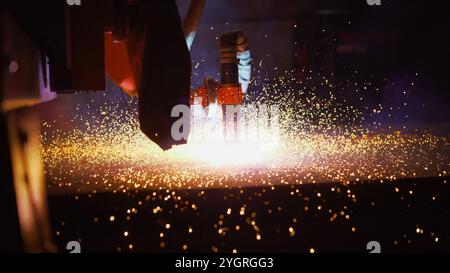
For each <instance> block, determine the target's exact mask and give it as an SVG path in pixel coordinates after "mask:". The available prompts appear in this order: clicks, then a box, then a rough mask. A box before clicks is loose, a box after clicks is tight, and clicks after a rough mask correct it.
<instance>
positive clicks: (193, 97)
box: [189, 86, 208, 107]
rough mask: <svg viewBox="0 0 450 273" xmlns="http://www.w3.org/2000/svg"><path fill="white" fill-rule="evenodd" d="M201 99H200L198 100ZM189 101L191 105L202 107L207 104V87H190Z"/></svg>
mask: <svg viewBox="0 0 450 273" xmlns="http://www.w3.org/2000/svg"><path fill="white" fill-rule="evenodd" d="M198 100H201V101H198ZM189 103H190V104H191V105H200V104H201V105H202V106H203V107H206V106H208V89H206V87H203V86H202V87H199V88H197V89H192V90H191V94H190V98H189Z"/></svg>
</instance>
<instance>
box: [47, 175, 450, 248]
mask: <svg viewBox="0 0 450 273" xmlns="http://www.w3.org/2000/svg"><path fill="white" fill-rule="evenodd" d="M449 194H450V183H449V177H441V178H428V179H425V178H423V179H407V180H399V181H395V182H384V183H380V182H371V183H362V182H360V183H351V184H350V185H340V184H335V183H333V184H327V183H324V184H309V185H296V186H279V187H275V188H274V189H271V188H270V187H251V188H244V189H239V188H234V189H207V190H200V189H198V190H173V191H165V190H161V191H158V190H156V191H151V190H150V191H140V190H136V192H127V193H126V194H123V193H116V194H112V193H98V194H79V195H75V194H71V195H53V196H50V213H51V219H52V228H53V232H54V239H55V242H56V244H57V245H58V248H59V250H60V251H62V252H64V251H65V246H66V244H67V242H69V241H74V240H79V241H80V242H81V246H82V251H83V252H116V251H119V252H128V251H134V252H183V251H188V252H189V251H190V252H228V253H231V252H233V251H237V252H312V251H314V252H316V253H321V252H367V250H366V244H367V243H368V242H369V241H378V242H379V243H380V244H381V248H382V251H383V252H423V251H431V252H448V251H449V250H450V215H449V210H450V200H449V199H448V198H447V196H449Z"/></svg>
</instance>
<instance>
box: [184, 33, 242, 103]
mask: <svg viewBox="0 0 450 273" xmlns="http://www.w3.org/2000/svg"><path fill="white" fill-rule="evenodd" d="M250 74H251V65H250V50H249V46H248V42H247V38H246V37H245V36H244V34H243V33H242V32H241V31H233V32H229V33H225V34H223V35H222V37H221V38H220V83H218V82H217V81H215V80H214V79H212V78H209V77H207V78H205V79H204V80H203V85H202V86H200V87H198V88H197V89H193V90H191V95H190V104H191V105H201V106H203V107H207V106H208V105H209V104H211V103H217V104H219V105H239V104H242V102H243V99H244V95H245V93H246V92H247V88H248V85H249V82H250Z"/></svg>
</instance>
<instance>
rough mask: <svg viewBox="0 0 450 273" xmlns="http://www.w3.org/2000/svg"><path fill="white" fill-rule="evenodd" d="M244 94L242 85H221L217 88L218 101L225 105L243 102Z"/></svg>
mask: <svg viewBox="0 0 450 273" xmlns="http://www.w3.org/2000/svg"><path fill="white" fill-rule="evenodd" d="M242 101H243V95H242V89H241V85H237V86H219V88H218V89H217V102H218V103H219V104H225V105H230V104H231V105H237V104H242Z"/></svg>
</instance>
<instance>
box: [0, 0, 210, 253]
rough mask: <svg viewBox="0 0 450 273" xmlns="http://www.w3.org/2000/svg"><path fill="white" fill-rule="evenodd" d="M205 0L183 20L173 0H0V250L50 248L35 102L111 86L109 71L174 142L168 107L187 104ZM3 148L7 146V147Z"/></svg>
mask: <svg viewBox="0 0 450 273" xmlns="http://www.w3.org/2000/svg"><path fill="white" fill-rule="evenodd" d="M204 5H205V0H192V1H191V5H190V8H189V11H188V13H187V15H186V18H185V20H184V22H183V23H182V22H181V19H180V17H179V14H178V9H177V6H176V4H175V1H173V0H165V1H144V0H89V1H85V0H70V1H69V0H58V1H54V0H41V1H20V0H19V1H2V3H1V4H0V54H1V56H0V61H1V69H2V71H1V74H0V103H1V111H0V129H1V130H0V133H1V137H0V140H1V151H2V153H1V162H0V163H1V166H0V167H1V173H2V176H4V181H3V182H2V183H1V184H0V195H1V196H0V202H2V204H0V208H1V210H2V213H3V215H6V216H7V217H5V218H3V220H4V221H3V223H6V224H2V225H1V227H0V228H1V230H2V232H1V234H6V238H1V239H2V244H1V245H0V251H2V250H4V251H21V250H24V251H31V252H40V251H53V250H54V247H53V244H52V243H51V233H50V225H49V221H48V212H47V201H46V186H45V182H44V175H43V165H42V160H41V154H40V146H39V145H40V120H39V118H38V115H37V111H36V109H35V108H34V107H32V106H34V105H36V104H40V103H43V102H46V101H49V100H52V99H54V98H55V97H57V95H58V94H64V93H76V92H80V91H101V90H105V89H106V83H105V74H107V75H109V77H110V78H111V79H112V80H113V81H114V82H116V83H117V84H118V85H119V86H120V87H121V88H122V89H123V90H124V91H126V92H127V93H129V94H130V95H137V96H138V98H139V124H140V128H141V130H142V131H143V132H144V133H145V134H146V135H147V136H148V137H149V138H150V139H151V140H152V141H154V142H155V143H157V144H158V145H159V146H160V147H161V148H163V149H169V148H170V147H171V146H172V145H174V144H181V143H183V142H184V141H183V140H181V141H175V140H174V139H173V138H172V137H171V134H170V132H171V125H172V123H173V122H174V121H175V119H174V118H172V117H171V110H172V108H173V107H174V106H175V105H178V104H185V105H188V103H189V90H190V80H191V60H190V56H189V49H188V47H190V46H191V44H192V41H193V39H194V37H195V33H196V29H197V26H198V22H199V19H200V15H201V13H202V10H203V7H204ZM3 151H5V152H3Z"/></svg>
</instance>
